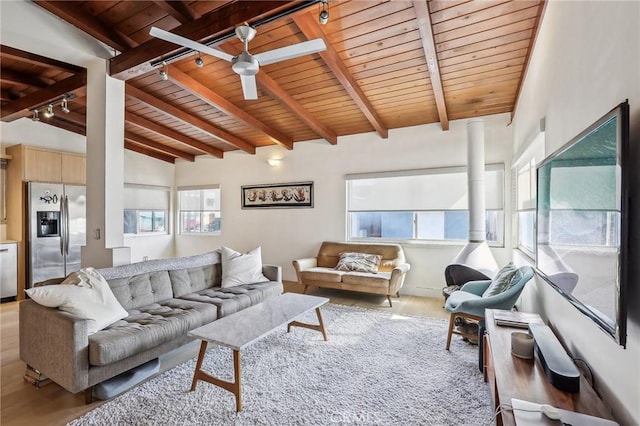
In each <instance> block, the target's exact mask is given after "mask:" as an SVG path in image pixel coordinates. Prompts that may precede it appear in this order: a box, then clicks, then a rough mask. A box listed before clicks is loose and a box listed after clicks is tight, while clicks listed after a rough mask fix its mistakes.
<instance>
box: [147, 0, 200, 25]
mask: <svg viewBox="0 0 640 426" xmlns="http://www.w3.org/2000/svg"><path fill="white" fill-rule="evenodd" d="M154 3H155V4H156V5H157V6H158V7H160V8H161V9H162V10H164V11H165V12H167V13H168V14H169V15H171V16H173V17H174V18H176V19H177V20H178V22H180V23H181V24H186V23H187V22H191V21H194V20H196V19H198V18H199V16H198V15H196V14H195V13H194V12H193V10H192V9H191V8H190V7H189V6H188V5H186V4H185V3H184V2H183V1H180V0H154Z"/></svg>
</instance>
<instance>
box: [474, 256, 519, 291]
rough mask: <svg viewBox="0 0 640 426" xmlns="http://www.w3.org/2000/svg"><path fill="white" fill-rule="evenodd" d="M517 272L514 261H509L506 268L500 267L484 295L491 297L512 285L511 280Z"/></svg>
mask: <svg viewBox="0 0 640 426" xmlns="http://www.w3.org/2000/svg"><path fill="white" fill-rule="evenodd" d="M515 274H516V267H515V265H514V264H513V262H509V263H508V264H507V265H506V266H505V267H504V268H502V269H500V271H498V273H497V274H496V276H495V278H494V279H493V280H492V281H491V285H490V286H489V287H488V288H487V289H486V290H485V291H484V293H482V297H491V296H495V295H496V294H500V293H502V292H503V291H505V290H507V289H508V288H509V287H510V286H511V282H512V281H513V278H514V276H515Z"/></svg>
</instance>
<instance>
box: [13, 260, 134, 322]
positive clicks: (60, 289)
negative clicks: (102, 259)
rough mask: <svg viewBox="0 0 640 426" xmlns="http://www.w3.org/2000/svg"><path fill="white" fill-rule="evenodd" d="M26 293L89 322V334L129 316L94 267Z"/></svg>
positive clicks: (34, 298)
mask: <svg viewBox="0 0 640 426" xmlns="http://www.w3.org/2000/svg"><path fill="white" fill-rule="evenodd" d="M25 292H26V293H27V294H28V295H29V297H31V298H32V299H33V300H35V301H36V302H37V303H39V304H40V305H43V306H47V307H49V308H58V309H60V310H62V311H65V312H68V313H70V314H72V315H74V316H76V317H78V318H86V319H88V320H89V322H88V324H87V330H88V333H89V334H93V333H95V332H97V331H99V330H102V329H103V328H105V327H107V326H108V325H110V324H112V323H114V322H116V321H118V320H120V319H122V318H125V317H126V316H127V311H125V310H124V308H123V307H122V306H121V305H120V303H119V302H118V300H117V299H116V298H115V296H114V295H113V292H112V291H111V288H110V287H109V284H107V281H106V280H105V279H104V278H103V277H102V275H100V274H99V273H98V272H97V271H96V270H95V269H93V268H83V269H80V270H79V271H76V272H72V273H71V274H69V276H68V277H67V278H65V279H64V281H63V282H62V283H61V284H54V285H44V286H38V287H33V288H30V289H27V290H25Z"/></svg>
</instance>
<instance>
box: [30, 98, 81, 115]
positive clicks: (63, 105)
mask: <svg viewBox="0 0 640 426" xmlns="http://www.w3.org/2000/svg"><path fill="white" fill-rule="evenodd" d="M75 98H76V95H75V94H73V93H65V94H64V95H62V96H60V97H59V98H55V99H52V100H50V101H48V103H46V104H44V105H40V106H37V107H35V108H33V109H30V110H29V111H30V112H31V120H33V121H40V113H42V115H43V117H44V118H47V119H49V118H51V117H53V116H54V115H55V113H54V111H53V107H54V106H56V105H58V104H60V109H61V110H62V112H64V113H66V114H69V113H70V112H71V110H70V109H69V101H70V100H72V99H75Z"/></svg>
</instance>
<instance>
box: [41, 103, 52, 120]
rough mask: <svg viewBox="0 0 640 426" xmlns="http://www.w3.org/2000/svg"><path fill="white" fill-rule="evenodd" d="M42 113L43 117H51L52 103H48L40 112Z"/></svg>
mask: <svg viewBox="0 0 640 426" xmlns="http://www.w3.org/2000/svg"><path fill="white" fill-rule="evenodd" d="M42 115H44V118H51V117H53V115H54V114H53V104H49V106H48V107H47V109H46V110H45V111H44V112H43V113H42Z"/></svg>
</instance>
